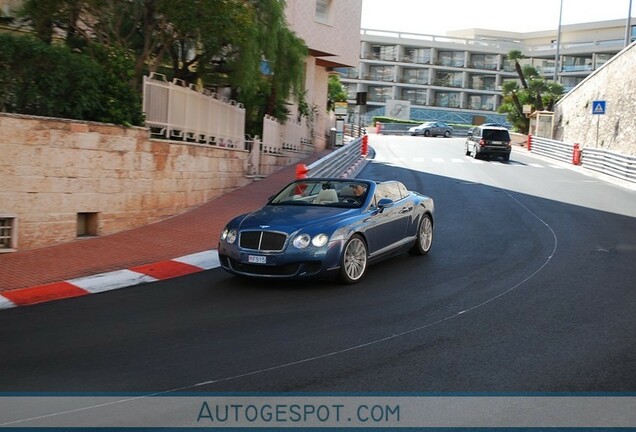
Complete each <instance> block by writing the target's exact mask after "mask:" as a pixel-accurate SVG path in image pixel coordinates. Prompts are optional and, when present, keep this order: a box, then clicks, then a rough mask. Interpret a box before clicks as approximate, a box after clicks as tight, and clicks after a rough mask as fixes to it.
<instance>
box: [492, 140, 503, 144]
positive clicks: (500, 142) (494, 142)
mask: <svg viewBox="0 0 636 432" xmlns="http://www.w3.org/2000/svg"><path fill="white" fill-rule="evenodd" d="M490 144H497V145H501V144H503V142H502V141H490Z"/></svg>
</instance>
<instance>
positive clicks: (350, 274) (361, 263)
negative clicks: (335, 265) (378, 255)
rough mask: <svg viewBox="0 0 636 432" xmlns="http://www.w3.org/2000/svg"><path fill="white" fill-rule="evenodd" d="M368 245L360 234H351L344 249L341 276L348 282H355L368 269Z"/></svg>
mask: <svg viewBox="0 0 636 432" xmlns="http://www.w3.org/2000/svg"><path fill="white" fill-rule="evenodd" d="M367 258H368V257H367V245H366V243H365V242H364V240H363V239H362V237H360V236H359V235H358V234H354V235H353V236H351V238H350V239H349V241H347V244H346V245H345V247H344V250H343V251H342V258H341V259H340V278H341V279H342V281H343V282H344V283H346V284H354V283H356V282H358V281H359V280H360V279H362V276H364V274H365V273H366V271H367Z"/></svg>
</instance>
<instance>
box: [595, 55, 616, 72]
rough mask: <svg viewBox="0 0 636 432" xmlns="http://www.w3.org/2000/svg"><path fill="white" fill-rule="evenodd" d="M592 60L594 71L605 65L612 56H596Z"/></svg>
mask: <svg viewBox="0 0 636 432" xmlns="http://www.w3.org/2000/svg"><path fill="white" fill-rule="evenodd" d="M594 57H595V59H594V69H598V68H600V67H601V66H603V65H604V64H605V63H607V62H608V61H609V60H610V59H611V58H612V57H614V55H613V54H596V55H595V56H594Z"/></svg>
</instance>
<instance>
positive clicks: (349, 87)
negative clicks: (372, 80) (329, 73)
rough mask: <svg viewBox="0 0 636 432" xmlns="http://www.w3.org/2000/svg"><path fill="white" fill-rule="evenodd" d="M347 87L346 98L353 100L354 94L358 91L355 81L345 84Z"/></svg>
mask: <svg viewBox="0 0 636 432" xmlns="http://www.w3.org/2000/svg"><path fill="white" fill-rule="evenodd" d="M345 87H346V88H347V99H349V100H353V99H355V98H356V94H357V93H358V85H357V84H356V83H349V84H345Z"/></svg>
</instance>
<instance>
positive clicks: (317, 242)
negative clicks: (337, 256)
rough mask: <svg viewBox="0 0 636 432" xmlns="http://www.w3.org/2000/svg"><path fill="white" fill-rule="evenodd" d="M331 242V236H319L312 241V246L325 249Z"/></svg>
mask: <svg viewBox="0 0 636 432" xmlns="http://www.w3.org/2000/svg"><path fill="white" fill-rule="evenodd" d="M328 241H329V236H327V234H318V235H317V236H314V238H312V239H311V244H312V245H314V246H316V247H323V246H324V245H326V244H327V242H328Z"/></svg>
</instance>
